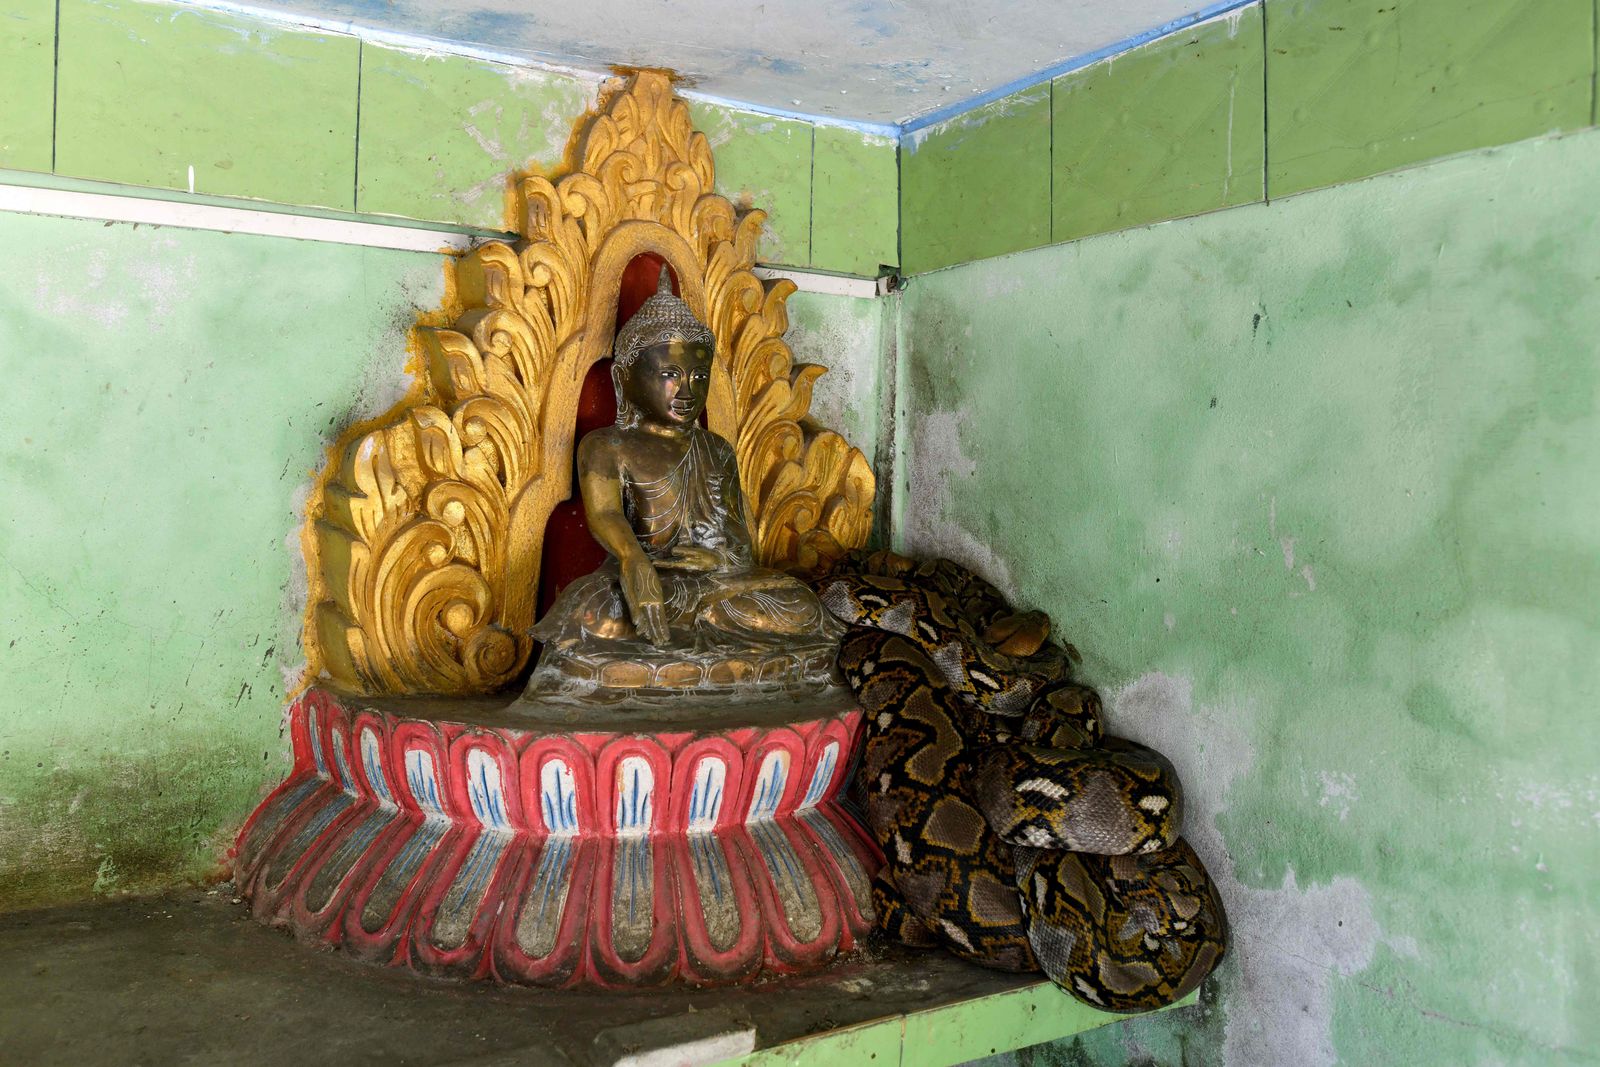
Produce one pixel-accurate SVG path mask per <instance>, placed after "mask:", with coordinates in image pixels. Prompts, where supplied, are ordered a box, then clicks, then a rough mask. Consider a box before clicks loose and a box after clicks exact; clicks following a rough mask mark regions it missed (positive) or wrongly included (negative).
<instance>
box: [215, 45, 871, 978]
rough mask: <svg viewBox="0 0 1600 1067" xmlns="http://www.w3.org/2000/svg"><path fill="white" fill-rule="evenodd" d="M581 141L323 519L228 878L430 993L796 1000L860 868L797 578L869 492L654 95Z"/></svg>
mask: <svg viewBox="0 0 1600 1067" xmlns="http://www.w3.org/2000/svg"><path fill="white" fill-rule="evenodd" d="M574 143H575V144H576V145H577V154H576V163H575V165H574V166H573V168H572V170H571V172H570V173H567V174H565V175H564V176H560V177H557V178H555V179H553V180H551V179H546V178H543V177H539V176H529V177H526V178H523V179H522V180H521V181H520V182H519V183H518V185H517V187H516V197H517V200H518V204H519V206H520V214H521V217H522V219H523V224H522V238H521V239H520V240H518V241H517V242H515V243H514V244H511V243H506V242H500V241H491V242H488V243H486V244H484V245H482V246H479V247H478V248H476V249H474V250H473V251H471V252H470V253H468V254H466V255H465V256H463V257H462V258H461V260H460V261H459V262H457V263H456V264H455V265H454V270H453V277H454V287H453V288H454V294H455V298H456V301H457V303H458V305H459V306H458V307H454V308H451V309H449V312H448V314H449V317H450V319H451V325H449V326H431V325H430V326H422V327H418V329H417V330H416V332H415V337H416V340H417V342H418V347H419V349H420V351H421V353H422V354H423V356H424V357H425V359H424V366H423V368H422V370H423V373H422V374H421V376H420V381H419V383H418V385H417V387H416V388H415V389H414V390H413V391H412V393H411V395H410V396H408V397H407V398H406V399H405V400H403V401H402V402H401V403H400V404H398V405H396V407H395V408H394V409H393V410H391V411H390V412H389V413H387V414H386V415H384V416H382V417H381V418H379V419H377V420H375V421H374V422H373V423H371V424H368V425H364V426H361V427H358V428H357V429H356V430H355V431H353V432H352V433H351V434H350V435H349V436H348V438H347V439H346V440H344V441H342V442H340V444H339V445H338V447H336V448H335V450H334V457H335V458H334V461H333V462H332V463H331V464H330V466H329V467H328V469H327V470H326V471H325V472H324V474H323V476H322V477H321V478H320V479H319V481H318V483H317V491H316V494H315V495H314V498H313V500H312V502H311V504H310V506H309V507H308V517H307V523H306V527H305V533H304V536H303V546H304V551H305V554H306V560H307V566H308V571H309V573H310V605H309V607H308V612H307V622H306V627H305V635H304V638H305V649H306V655H307V659H308V662H309V666H310V672H309V675H308V679H309V681H310V683H311V685H310V688H309V689H307V690H306V691H305V692H304V693H302V694H301V695H300V696H299V697H298V698H297V699H295V700H294V701H293V703H292V704H291V707H290V710H289V732H290V737H291V740H292V743H293V749H294V766H293V768H292V770H291V772H290V775H289V777H288V779H287V780H286V781H285V782H284V783H283V784H282V785H280V786H279V787H278V788H277V789H276V790H275V791H274V792H273V793H272V794H271V795H270V796H269V797H268V798H267V799H266V800H265V801H264V802H263V803H262V804H261V806H260V807H259V808H258V809H257V811H256V812H255V813H254V814H253V815H252V816H251V818H250V820H249V822H248V823H247V824H246V825H245V827H244V829H243V830H242V831H241V833H240V835H239V839H238V844H237V846H236V849H235V853H236V857H237V863H236V869H235V880H236V882H237V884H238V885H239V887H240V891H241V894H242V895H243V896H245V897H246V898H248V899H249V901H250V904H251V907H252V909H253V911H254V912H255V914H256V915H257V916H258V917H260V918H262V919H264V920H266V921H269V922H272V923H274V924H277V925H282V926H285V927H287V928H289V929H290V930H291V931H293V932H294V933H295V934H296V935H297V936H298V937H301V938H302V939H305V940H309V941H312V942H315V943H320V944H334V945H339V946H340V947H341V948H343V949H344V950H345V951H347V952H349V953H351V954H352V955H355V956H359V957H362V958H365V959H370V960H373V961H376V962H381V963H388V964H392V965H399V966H407V967H413V968H417V969H421V970H426V971H430V972H435V973H445V974H454V975H460V976H467V977H485V976H491V975H492V976H493V977H494V978H496V979H498V980H500V981H505V982H520V983H531V984H540V985H560V986H568V985H589V986H608V987H609V986H627V985H639V984H660V983H664V982H671V981H682V982H689V983H693V984H713V983H723V982H735V981H746V980H750V979H752V978H754V977H756V976H757V975H759V974H761V973H762V972H764V971H765V972H790V971H794V970H798V969H801V968H805V967H810V966H815V965H817V964H820V963H822V962H825V961H826V960H828V959H830V958H832V957H833V956H835V955H836V954H838V953H839V952H841V951H846V950H848V949H850V948H851V947H852V946H853V945H854V944H855V943H856V941H857V939H858V938H860V937H861V936H863V935H864V934H865V933H866V932H867V930H868V929H869V928H870V926H871V923H872V916H873V910H872V907H873V906H872V897H871V886H870V881H871V876H872V874H873V873H874V872H875V871H876V869H877V867H878V866H879V864H880V862H881V857H880V856H879V854H878V851H877V848H876V846H875V845H873V843H872V841H871V839H870V838H869V837H868V836H867V835H866V833H865V832H864V831H863V829H862V828H861V827H860V825H859V824H858V823H856V821H855V820H854V819H853V818H852V817H851V816H850V815H849V814H847V813H846V812H845V811H844V810H843V809H842V808H841V807H839V806H838V804H837V800H838V798H839V796H840V794H841V791H842V790H843V788H844V786H845V782H846V778H847V776H848V774H849V771H850V768H851V766H852V765H853V762H854V757H855V755H856V752H857V750H858V749H859V744H860V739H861V732H862V721H861V720H862V716H861V712H860V710H859V709H858V708H857V707H856V706H855V704H854V703H853V701H852V699H851V697H850V694H849V692H848V691H847V690H845V689H843V688H842V687H841V686H839V685H838V683H837V675H836V669H835V666H834V656H835V653H836V651H837V645H838V638H839V635H840V634H841V633H842V631H843V627H842V624H840V623H839V622H837V620H835V619H833V618H832V616H831V615H829V614H828V612H827V611H826V609H825V608H824V607H823V606H822V604H821V602H820V600H819V599H818V597H817V595H816V593H815V592H814V591H813V590H812V589H811V588H810V587H809V586H808V585H807V584H806V583H805V582H804V581H803V580H802V576H804V575H806V574H808V573H810V572H815V571H818V570H820V569H824V568H826V566H827V565H829V564H831V563H832V562H833V561H834V560H836V559H838V558H840V557H842V556H843V555H845V554H846V553H848V552H849V551H850V550H852V549H856V548H859V547H860V546H861V545H863V544H864V542H865V541H866V538H867V535H868V533H869V532H870V525H871V512H872V497H873V488H874V483H873V476H872V472H871V470H870V469H869V468H868V466H867V462H866V459H865V457H864V456H863V455H862V453H861V452H860V451H859V450H858V449H856V448H853V447H851V446H850V445H849V444H848V443H847V442H846V441H845V440H844V439H843V438H842V437H840V436H839V435H838V434H836V433H833V432H831V431H828V430H826V429H822V428H820V427H817V426H815V425H814V424H812V423H811V422H810V421H809V419H808V418H807V413H808V410H809V407H810V401H811V390H812V384H813V383H814V382H815V380H816V378H817V376H818V375H820V374H822V373H823V368H821V367H819V366H810V365H802V364H796V363H795V362H794V359H793V357H792V354H791V353H790V351H789V348H788V346H787V345H786V344H785V342H784V340H783V333H784V331H785V329H786V328H787V325H788V322H787V315H786V313H785V310H784V303H785V301H786V300H787V299H788V297H789V295H790V294H791V293H792V292H794V285H793V283H792V282H789V281H783V280H780V281H777V282H773V283H770V284H764V283H763V282H762V281H760V280H759V279H758V278H757V277H756V276H755V274H754V273H753V272H752V270H751V267H752V266H753V265H754V261H755V251H756V242H757V238H758V236H759V234H760V229H761V223H762V220H763V218H764V215H763V213H762V212H760V211H749V212H746V213H744V214H742V215H741V214H739V213H738V212H736V211H735V209H734V207H733V205H732V204H731V203H729V202H728V200H726V199H725V198H723V197H721V196H718V195H717V194H716V193H714V192H713V191H712V189H713V174H714V172H713V163H712V157H711V151H710V148H709V146H708V144H707V142H706V139H705V137H704V136H703V135H702V134H700V133H698V132H696V131H695V130H694V129H693V128H692V126H691V123H690V120H689V112H688V108H687V107H686V106H685V105H684V103H683V102H682V101H681V100H679V99H678V98H677V97H676V96H675V95H674V94H673V92H672V87H671V83H670V82H669V80H668V79H667V77H666V76H664V75H662V74H659V73H655V72H641V73H639V74H636V75H634V76H633V77H632V78H631V79H629V81H628V82H627V83H626V84H625V85H619V86H618V87H616V88H615V89H614V90H613V92H612V93H611V94H610V96H609V97H608V98H607V99H606V100H605V101H604V104H603V106H602V108H601V110H600V112H599V113H598V114H595V115H594V116H592V117H591V118H590V119H588V120H587V122H586V125H585V126H584V127H583V128H582V129H581V131H580V135H579V136H578V137H576V138H575V142H574ZM647 294H648V295H647ZM613 353H615V357H616V360H615V364H614V365H613V366H614V371H615V372H614V373H608V372H607V368H606V364H605V363H604V362H602V361H604V360H606V359H608V357H611V356H612V355H613ZM613 388H615V391H616V395H615V401H616V402H617V403H620V404H621V406H622V410H621V411H620V412H619V411H618V410H617V407H616V406H614V405H613V406H608V405H609V404H611V402H612V399H613V398H612V391H613ZM580 438H581V439H582V441H583V442H584V447H582V448H579V447H578V445H579V439H580ZM592 441H598V442H601V443H602V444H604V445H605V447H604V448H603V449H601V448H590V447H589V443H590V442H592ZM601 453H604V455H602V454H601ZM652 464H653V465H654V466H652ZM575 470H576V472H577V473H578V474H579V475H581V481H582V492H581V493H575V492H574V481H575V479H574V472H575ZM652 471H653V472H654V473H651V472H652ZM602 546H603V547H602ZM608 553H609V562H606V561H607V559H608ZM608 568H609V569H608ZM541 571H547V572H549V573H548V574H543V575H542V574H541ZM541 578H545V579H548V580H547V581H544V582H543V583H541ZM564 588H565V593H564V594H563V589H564ZM595 605H600V606H601V607H603V608H604V610H603V611H600V612H599V614H598V615H597V614H596V612H597V609H596V607H595ZM545 609H549V610H545ZM607 612H609V614H607ZM540 615H543V616H544V621H543V622H542V623H541V625H540V627H539V628H536V627H535V622H536V617H537V616H540ZM536 635H537V636H536ZM536 641H540V642H542V643H543V645H544V653H543V659H542V660H541V663H540V671H539V672H536V673H535V675H534V678H533V680H532V681H531V682H529V684H528V688H527V691H526V692H525V693H523V694H521V695H518V694H517V693H516V692H515V691H514V689H513V687H514V686H516V685H517V684H518V683H519V682H521V681H522V680H523V678H524V676H525V674H526V672H527V671H528V669H529V668H530V666H531V664H530V657H531V655H532V653H533V652H534V650H535V643H536Z"/></svg>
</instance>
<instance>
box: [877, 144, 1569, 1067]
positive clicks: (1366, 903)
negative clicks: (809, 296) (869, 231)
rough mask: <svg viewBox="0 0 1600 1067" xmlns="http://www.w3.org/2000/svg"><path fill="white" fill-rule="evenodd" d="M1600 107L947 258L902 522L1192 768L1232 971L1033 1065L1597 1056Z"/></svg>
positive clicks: (928, 290) (1137, 732) (910, 310)
mask: <svg viewBox="0 0 1600 1067" xmlns="http://www.w3.org/2000/svg"><path fill="white" fill-rule="evenodd" d="M1597 177H1600V135H1595V134H1580V135H1575V136H1570V137H1567V138H1561V139H1553V140H1545V141H1534V142H1525V143H1522V144H1519V145H1514V146H1511V147H1508V148H1503V149H1496V150H1491V151H1486V152H1480V153H1477V154H1474V155H1470V156H1466V157H1462V158H1458V159H1455V160H1451V161H1447V162H1443V163H1439V164H1435V165H1433V166H1430V167H1427V168H1423V169H1420V170H1416V171H1411V172H1407V173H1403V174H1399V175H1395V176H1390V177H1384V178H1377V179H1373V180H1370V181H1366V182H1361V183H1357V184H1354V185H1348V186H1343V187H1338V188H1335V189H1331V190H1326V191H1322V192H1317V193H1309V194H1305V195H1303V196H1300V197H1294V198H1290V199H1287V200H1283V201H1279V202H1277V203H1275V204H1273V205H1272V206H1270V207H1267V206H1253V207H1244V208H1239V209H1236V210H1233V211H1228V212H1223V213H1220V214H1215V215H1210V216H1205V217H1201V218H1196V219H1190V220H1186V221H1182V222H1175V223H1171V224H1167V225H1163V226H1159V227H1154V228H1150V229H1145V230H1138V231H1130V232H1125V233H1120V234H1115V235H1110V236H1105V237H1096V238H1091V239H1088V240H1085V241H1082V242H1079V243H1076V244H1072V245H1063V246H1057V247H1052V248H1047V249H1041V250H1036V251H1033V252H1026V253H1020V254H1017V255H1013V256H1009V257H1005V258H1001V259H995V260H989V261H986V262H981V263H975V264H969V265H966V266H962V267H957V268H953V269H951V270H947V271H942V272H938V273H935V274H930V275H927V276H924V277H921V278H917V279H913V280H912V282H911V284H910V286H909V288H908V289H907V291H906V294H905V296H904V301H905V321H904V331H905V336H906V341H905V344H904V346H903V347H902V349H901V352H900V358H901V360H902V363H903V364H904V371H903V377H904V380H905V381H906V383H907V389H908V391H909V394H910V395H909V397H908V398H906V400H905V407H906V409H907V410H908V411H909V413H910V414H909V415H908V416H907V417H908V419H909V421H910V423H911V425H910V426H909V428H908V429H907V431H906V432H907V434H908V436H907V438H906V444H905V448H906V453H907V456H906V462H907V466H908V469H907V471H906V472H904V474H903V478H902V481H903V484H909V485H912V486H916V487H917V488H918V494H919V496H920V497H921V498H922V500H923V501H924V502H925V503H924V504H922V505H920V506H919V505H917V504H915V503H913V505H912V506H910V507H909V508H908V509H907V511H906V513H905V522H904V526H903V529H901V530H900V531H898V535H899V542H900V544H901V545H902V547H904V548H905V549H907V550H909V551H911V552H914V553H917V554H935V553H948V554H951V555H954V556H956V557H958V558H965V559H966V560H968V561H969V562H976V563H977V564H978V565H979V566H980V567H983V568H985V569H986V570H988V572H989V573H990V575H991V576H993V577H997V578H999V579H1001V580H1002V582H1004V583H1005V584H1006V585H1007V586H1009V587H1010V589H1012V590H1013V591H1014V592H1015V593H1016V594H1017V595H1018V596H1019V597H1020V598H1021V600H1022V601H1023V602H1024V603H1026V604H1028V605H1030V606H1036V607H1040V608H1043V609H1045V610H1047V611H1049V612H1050V613H1051V614H1052V616H1053V617H1054V618H1055V619H1056V621H1057V625H1058V627H1059V628H1060V631H1061V633H1062V635H1063V636H1064V637H1066V638H1067V639H1069V640H1071V641H1073V642H1074V643H1075V644H1077V645H1078V647H1079V648H1081V649H1082V650H1083V651H1084V653H1085V656H1086V662H1085V665H1084V674H1085V676H1086V678H1087V679H1088V680H1089V681H1090V682H1091V683H1093V684H1095V685H1097V686H1099V687H1101V689H1102V691H1103V692H1105V693H1106V694H1107V696H1108V698H1109V701H1108V703H1109V709H1110V710H1109V716H1110V721H1111V728H1112V730H1113V732H1120V733H1126V734H1128V735H1130V736H1132V737H1135V738H1138V739H1142V740H1145V741H1147V742H1150V743H1152V744H1154V745H1155V746H1156V747H1157V748H1159V749H1160V750H1161V751H1163V752H1166V753H1169V754H1171V755H1172V756H1173V757H1174V758H1175V759H1176V760H1177V761H1178V763H1179V770H1180V772H1181V774H1182V777H1183V780H1184V782H1185V785H1186V787H1187V789H1188V792H1189V796H1190V798H1191V808H1190V811H1189V815H1188V823H1187V825H1188V833H1189V834H1190V836H1191V838H1192V840H1193V841H1194V843H1195V845H1196V847H1197V848H1198V849H1199V851H1200V852H1201V853H1202V855H1203V857H1204V858H1205V860H1206V862H1207V865H1208V866H1209V867H1210V869H1211V870H1212V871H1213V872H1214V874H1215V875H1216V877H1217V878H1218V881H1219V884H1220V886H1221V888H1222V891H1223V894H1224V896H1225V899H1226V903H1227V905H1228V907H1229V909H1230V912H1231V914H1232V917H1233V919H1234V921H1235V924H1236V928H1237V939H1236V944H1235V948H1234V951H1233V954H1232V957H1231V959H1230V960H1229V961H1228V962H1227V963H1225V964H1224V967H1223V969H1222V971H1221V972H1219V975H1218V978H1217V980H1216V982H1215V983H1214V986H1213V987H1212V988H1211V989H1209V990H1208V991H1207V992H1206V993H1205V994H1204V995H1203V997H1202V1003H1201V1004H1200V1005H1199V1006H1197V1007H1196V1008H1193V1009H1189V1010H1187V1011H1179V1012H1172V1013H1167V1014H1165V1015H1163V1016H1159V1017H1156V1018H1153V1019H1148V1020H1133V1021H1130V1022H1128V1023H1125V1024H1121V1025H1118V1026H1115V1027H1109V1028H1106V1029H1104V1030H1101V1031H1097V1032H1096V1033H1094V1034H1089V1035H1084V1036H1082V1037H1080V1038H1076V1039H1073V1041H1072V1043H1070V1044H1065V1045H1060V1046H1055V1047H1044V1048H1040V1049H1036V1050H1031V1051H1029V1052H1025V1053H1021V1054H1018V1056H1017V1057H1016V1059H1017V1060H1018V1062H1019V1063H1029V1064H1055V1063H1062V1064H1066V1063H1072V1064H1107V1065H1110V1064H1123V1063H1129V1062H1133V1063H1141V1064H1143V1063H1158V1064H1163V1065H1168V1064H1171V1065H1177V1064H1187V1063H1207V1064H1211V1063H1222V1064H1232V1065H1250V1064H1263V1063H1296V1064H1299V1063H1333V1062H1344V1063H1360V1064H1409V1063H1419V1062H1441V1063H1443V1062H1448V1063H1529V1064H1562V1063H1582V1062H1593V1061H1594V1059H1595V1058H1596V1056H1597V1055H1600V1020H1597V1019H1596V1017H1595V1016H1594V1013H1593V1011H1592V1010H1591V1009H1590V1008H1589V1007H1588V1006H1589V1005H1592V1003H1593V1002H1594V999H1595V997H1596V996H1597V995H1600V988H1597V981H1600V975H1597V973H1596V968H1595V966H1594V963H1593V960H1594V959H1596V958H1597V953H1600V933H1597V932H1596V931H1595V929H1594V928H1593V925H1592V924H1591V923H1590V922H1589V921H1588V918H1587V916H1588V915H1589V913H1590V911H1591V910H1592V900H1593V889H1592V887H1593V885H1594V884H1595V883H1596V881H1597V880H1600V848H1597V844H1600V841H1597V837H1600V815H1596V814H1595V813H1596V812H1597V811H1600V774H1597V771H1596V770H1595V768H1596V766H1597V764H1600V753H1597V751H1596V748H1597V745H1596V739H1595V733H1594V729H1593V707H1592V700H1593V694H1594V693H1596V692H1597V691H1600V636H1597V635H1600V608H1597V605H1600V566H1597V564H1596V560H1600V535H1597V533H1596V531H1597V530H1600V482H1597V481H1596V479H1595V478H1594V475H1593V472H1594V471H1595V470H1596V469H1600V411H1597V379H1600V374H1597V371H1596V364H1595V362H1594V357H1593V338H1594V337H1595V336H1596V335H1597V334H1600V310H1597V305H1596V303H1595V301H1594V300H1593V299H1592V294H1593V285H1594V279H1595V278H1596V277H1597V276H1600V254H1597V252H1596V249H1600V241H1597V238H1600V233H1597V232H1596V229H1597V226H1600V224H1597V223H1596V222H1595V219H1594V214H1593V212H1592V210H1591V209H1590V200H1591V194H1590V192H1589V190H1591V189H1592V187H1593V183H1594V181H1595V180H1596V178H1597Z"/></svg>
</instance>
